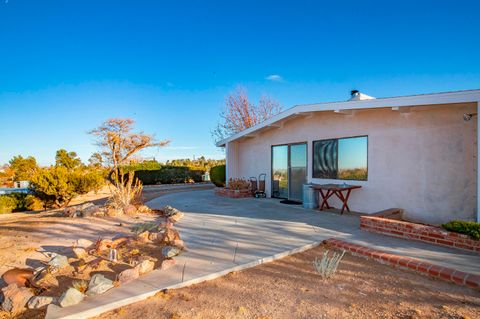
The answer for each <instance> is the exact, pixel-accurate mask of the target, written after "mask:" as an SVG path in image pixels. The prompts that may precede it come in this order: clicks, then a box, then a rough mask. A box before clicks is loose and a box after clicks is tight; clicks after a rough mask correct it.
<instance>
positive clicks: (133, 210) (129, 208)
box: [123, 205, 137, 216]
mask: <svg viewBox="0 0 480 319" xmlns="http://www.w3.org/2000/svg"><path fill="white" fill-rule="evenodd" d="M123 212H124V213H125V214H126V215H130V216H132V215H136V214H137V208H136V207H135V206H134V205H128V206H126V207H124V208H123Z"/></svg>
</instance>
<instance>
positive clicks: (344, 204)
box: [335, 189, 352, 215]
mask: <svg viewBox="0 0 480 319" xmlns="http://www.w3.org/2000/svg"><path fill="white" fill-rule="evenodd" d="M351 191H352V190H351V189H348V190H347V195H346V196H343V193H342V191H337V192H335V194H336V195H337V197H338V198H339V199H340V200H341V201H342V202H343V206H342V211H341V213H340V214H342V215H343V212H344V211H345V208H346V209H347V212H350V208H349V207H348V198H349V197H350V193H351Z"/></svg>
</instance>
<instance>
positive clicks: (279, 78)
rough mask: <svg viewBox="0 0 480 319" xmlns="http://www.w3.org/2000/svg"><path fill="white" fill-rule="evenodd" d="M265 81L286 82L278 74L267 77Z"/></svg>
mask: <svg viewBox="0 0 480 319" xmlns="http://www.w3.org/2000/svg"><path fill="white" fill-rule="evenodd" d="M265 80H269V81H274V82H284V81H285V80H284V79H283V77H282V76H280V75H278V74H270V75H269V76H267V77H266V78H265Z"/></svg>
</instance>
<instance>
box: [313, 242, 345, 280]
mask: <svg viewBox="0 0 480 319" xmlns="http://www.w3.org/2000/svg"><path fill="white" fill-rule="evenodd" d="M328 253H329V251H328V249H326V250H325V251H324V252H323V256H322V259H320V260H318V258H315V260H314V261H313V267H314V268H315V270H316V271H317V272H318V273H319V274H320V276H322V279H328V278H330V277H332V276H333V274H335V272H336V271H337V267H338V265H339V264H340V261H341V260H342V258H343V255H345V250H343V251H342V253H341V254H340V253H337V252H333V253H332V255H331V256H330V255H329V254H328Z"/></svg>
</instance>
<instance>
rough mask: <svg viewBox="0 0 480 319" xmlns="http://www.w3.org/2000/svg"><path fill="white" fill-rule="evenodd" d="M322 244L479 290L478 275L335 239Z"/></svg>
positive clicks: (479, 276) (479, 280)
mask: <svg viewBox="0 0 480 319" xmlns="http://www.w3.org/2000/svg"><path fill="white" fill-rule="evenodd" d="M324 243H326V244H329V245H332V246H334V247H336V248H341V249H344V250H347V251H349V252H351V253H353V254H354V255H361V256H365V257H368V258H371V259H373V260H375V261H377V262H380V263H384V264H389V265H392V266H396V267H401V268H406V269H410V270H413V271H416V272H419V273H422V274H424V275H428V276H430V277H434V278H438V279H442V280H444V281H449V282H453V283H455V284H457V285H462V286H468V287H470V288H474V289H480V275H475V274H470V273H466V272H463V271H459V270H455V269H452V268H448V267H442V266H437V265H434V264H431V263H428V262H425V261H422V260H420V259H415V258H410V257H404V256H400V255H394V254H389V253H386V252H383V251H381V250H376V249H371V248H368V247H366V246H361V245H357V244H352V243H349V242H346V241H343V240H339V239H335V238H330V239H327V240H324Z"/></svg>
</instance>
